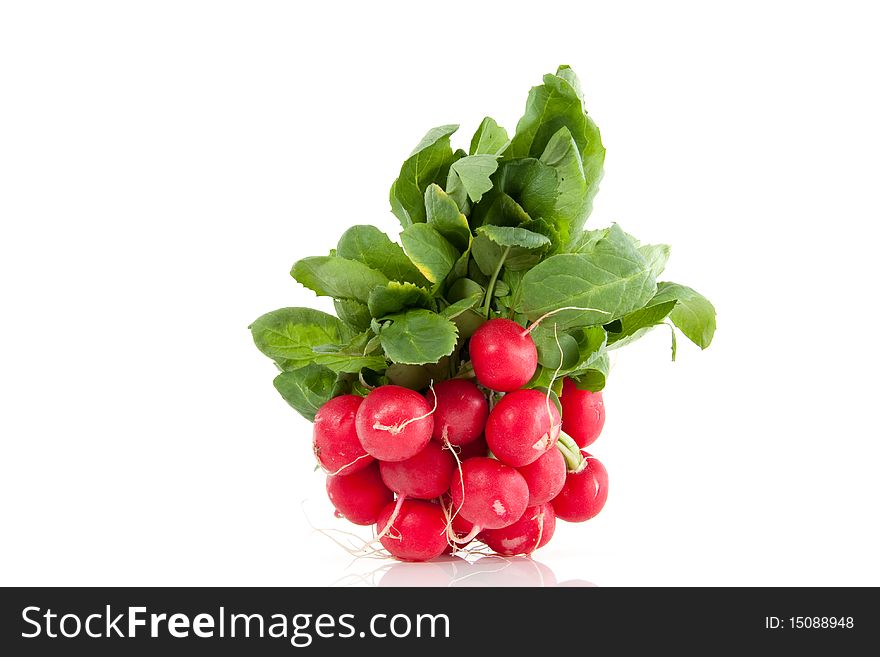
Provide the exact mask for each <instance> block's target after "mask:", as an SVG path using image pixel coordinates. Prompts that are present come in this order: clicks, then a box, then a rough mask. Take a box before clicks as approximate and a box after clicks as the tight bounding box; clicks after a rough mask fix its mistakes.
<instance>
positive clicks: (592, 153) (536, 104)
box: [504, 66, 605, 234]
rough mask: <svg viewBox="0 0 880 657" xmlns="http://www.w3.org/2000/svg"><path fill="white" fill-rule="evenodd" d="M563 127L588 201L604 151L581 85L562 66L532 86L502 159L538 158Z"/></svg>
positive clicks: (600, 171)
mask: <svg viewBox="0 0 880 657" xmlns="http://www.w3.org/2000/svg"><path fill="white" fill-rule="evenodd" d="M562 127H566V128H568V131H569V132H570V133H571V136H572V138H573V139H574V141H575V143H576V144H577V148H578V152H579V153H580V156H581V163H582V166H583V171H584V178H585V180H586V183H587V190H586V197H585V198H586V199H589V200H590V201H591V200H592V198H593V197H594V196H595V195H596V191H597V190H598V188H599V181H600V180H601V178H602V167H603V164H604V162H605V148H604V147H603V146H602V138H601V135H600V134H599V129H598V128H597V127H596V124H595V123H593V120H592V119H591V118H590V117H589V116H587V114H586V112H585V111H584V103H583V97H582V94H581V90H580V82H579V81H578V80H577V77H576V76H575V75H574V71H572V70H571V68H570V67H568V66H561V67H560V68H559V70H558V71H557V74H556V75H545V76H544V84H542V85H540V86H537V87H532V90H531V91H530V92H529V98H528V100H527V101H526V109H525V113H524V114H523V117H522V118H521V119H520V120H519V122H518V123H517V125H516V134H515V135H514V137H513V139H512V140H511V143H510V146H509V147H508V148H507V150H506V151H505V153H504V156H505V157H507V158H517V157H529V156H531V157H540V156H541V154H542V153H543V152H544V150H545V149H546V148H547V144H548V143H549V142H550V140H551V138H552V137H553V136H554V135H555V134H557V133H558V132H559V129H560V128H562ZM526 209H528V208H526ZM578 221H579V222H580V221H581V220H580V219H578ZM572 234H573V233H572Z"/></svg>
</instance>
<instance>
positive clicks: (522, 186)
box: [498, 158, 558, 218]
mask: <svg viewBox="0 0 880 657" xmlns="http://www.w3.org/2000/svg"><path fill="white" fill-rule="evenodd" d="M499 172H500V173H499V179H498V188H499V189H500V190H501V191H503V192H504V193H505V194H507V195H508V196H510V197H512V198H513V199H514V200H516V201H517V202H518V203H519V204H520V205H521V206H522V207H523V209H524V210H525V211H526V212H527V213H528V215H529V216H530V217H534V218H538V217H546V216H550V215H551V214H552V213H553V210H554V208H555V207H556V197H557V195H558V191H557V188H558V180H557V174H556V171H555V169H553V167H550V166H548V165H546V164H544V163H543V162H541V161H540V160H536V159H534V158H524V159H519V160H510V161H506V162H504V163H502V165H501V167H500V169H499Z"/></svg>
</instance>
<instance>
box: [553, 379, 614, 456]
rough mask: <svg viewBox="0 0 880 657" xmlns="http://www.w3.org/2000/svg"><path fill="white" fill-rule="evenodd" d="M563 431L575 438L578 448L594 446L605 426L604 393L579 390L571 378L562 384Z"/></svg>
mask: <svg viewBox="0 0 880 657" xmlns="http://www.w3.org/2000/svg"><path fill="white" fill-rule="evenodd" d="M560 401H561V402H562V430H563V431H564V432H565V433H567V434H568V435H569V436H571V437H572V438H574V441H575V442H576V443H577V444H578V447H582V448H583V447H586V446H588V445H591V444H593V443H594V442H595V441H596V438H598V437H599V434H600V433H602V427H603V426H605V402H604V401H603V399H602V393H601V391H600V392H590V391H589V390H579V389H578V387H577V384H575V382H574V381H572V380H571V379H569V378H566V379H565V381H563V383H562V397H560Z"/></svg>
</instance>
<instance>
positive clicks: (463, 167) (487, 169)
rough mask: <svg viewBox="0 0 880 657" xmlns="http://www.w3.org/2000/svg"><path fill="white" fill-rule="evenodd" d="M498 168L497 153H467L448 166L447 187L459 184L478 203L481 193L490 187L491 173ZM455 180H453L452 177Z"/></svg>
mask: <svg viewBox="0 0 880 657" xmlns="http://www.w3.org/2000/svg"><path fill="white" fill-rule="evenodd" d="M497 168H498V156H497V155H468V156H467V157H463V158H461V159H460V160H457V161H456V162H454V163H453V164H452V166H451V167H449V180H448V181H447V185H446V186H447V189H448V188H449V187H450V186H452V187H453V188H454V187H456V186H457V185H459V184H460V185H461V187H463V188H464V190H465V192H467V195H468V198H470V200H471V201H473V202H474V203H478V202H479V201H480V199H481V198H483V194H485V193H486V192H488V191H489V190H490V189H492V180H491V177H492V174H493V173H495V170H496V169H497ZM454 177H455V178H457V180H453V178H454Z"/></svg>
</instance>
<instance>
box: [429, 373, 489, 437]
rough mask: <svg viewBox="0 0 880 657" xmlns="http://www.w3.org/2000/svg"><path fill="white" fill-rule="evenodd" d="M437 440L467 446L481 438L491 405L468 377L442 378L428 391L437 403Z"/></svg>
mask: <svg viewBox="0 0 880 657" xmlns="http://www.w3.org/2000/svg"><path fill="white" fill-rule="evenodd" d="M435 397H436V402H437V410H435V411H434V434H433V437H434V440H436V441H439V442H440V443H441V444H443V443H445V442H447V441H448V442H450V443H451V444H453V445H465V444H467V443H470V442H472V441H474V440H476V439H477V438H479V437H480V434H482V433H483V429H484V428H485V426H486V418H487V417H488V416H489V404H488V402H486V398H485V397H484V396H483V393H482V392H480V389H479V388H477V386H476V385H475V384H474V383H473V382H472V381H468V380H466V379H449V380H448V381H441V382H440V383H438V384H437V385H435V386H434V389H433V390H429V391H428V392H427V393H426V394H425V399H427V400H428V403H429V404H430V405H431V406H434V401H435Z"/></svg>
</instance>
